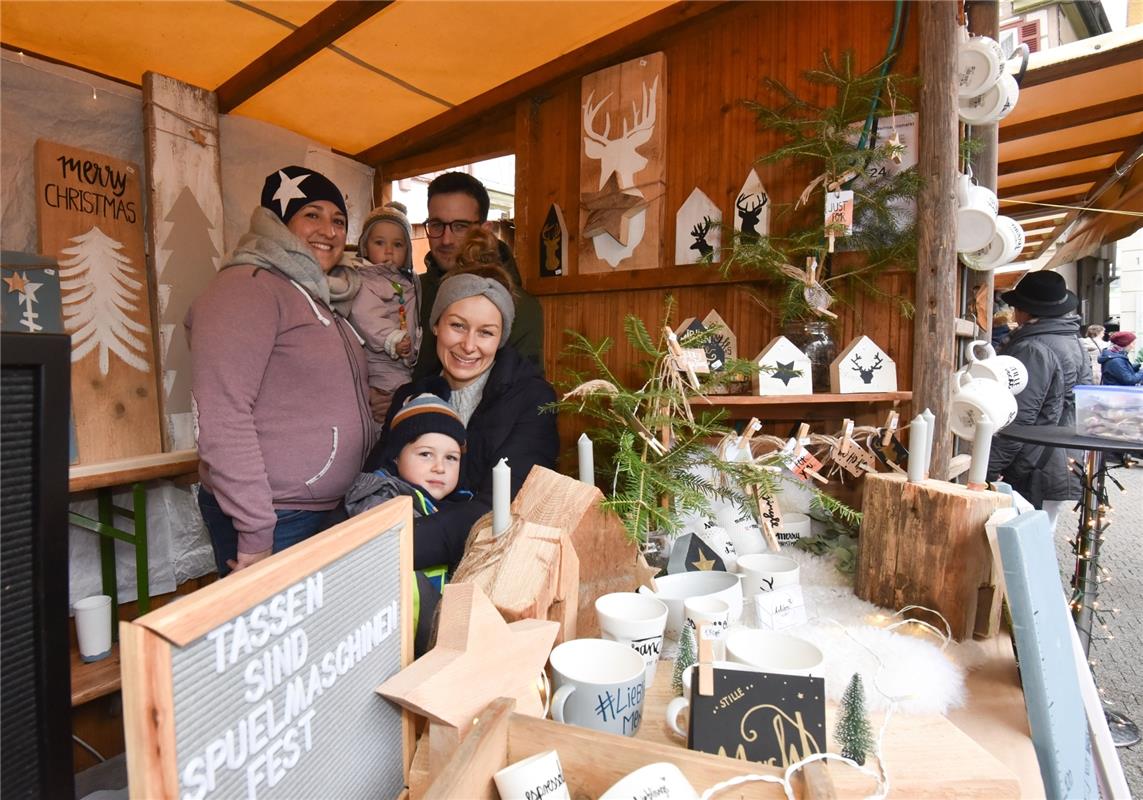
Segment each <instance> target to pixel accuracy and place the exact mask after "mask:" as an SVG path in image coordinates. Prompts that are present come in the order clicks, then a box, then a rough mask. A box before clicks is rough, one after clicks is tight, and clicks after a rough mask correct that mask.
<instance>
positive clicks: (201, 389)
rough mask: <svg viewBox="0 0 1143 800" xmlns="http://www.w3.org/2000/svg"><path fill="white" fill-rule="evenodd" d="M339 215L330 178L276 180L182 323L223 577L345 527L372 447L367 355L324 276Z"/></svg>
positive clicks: (298, 175)
mask: <svg viewBox="0 0 1143 800" xmlns="http://www.w3.org/2000/svg"><path fill="white" fill-rule="evenodd" d="M346 217H347V214H346V206H345V198H344V196H343V195H342V193H341V191H340V190H339V189H338V188H337V187H336V186H335V185H334V184H333V182H331V181H330V180H329V179H328V178H326V177H325V176H324V175H322V174H320V173H318V172H315V171H314V170H312V169H307V168H305V167H299V166H289V167H283V168H282V169H279V170H275V171H274V172H273V173H271V174H270V175H269V176H267V178H266V180H265V183H264V185H263V188H262V201H261V205H260V206H259V207H258V208H256V209H254V213H253V216H252V217H251V220H250V230H249V232H248V233H246V234H245V235H243V237H242V238H241V239H240V240H239V241H238V245H237V247H236V248H235V250H234V251H233V252H232V253H231V254H230V255H229V256H227V257H226V258H225V259H224V260H223V263H222V267H221V269H220V270H219V272H218V274H217V275H215V276H214V278H213V279H212V281H211V283H210V285H209V286H208V287H207V289H206V291H205V292H203V294H202V295H201V296H199V297H198V299H196V300H195V302H194V303H193V305H192V306H191V308H190V311H189V312H188V313H187V317H186V321H185V326H186V333H187V340H188V342H189V344H190V353H191V395H192V399H193V405H194V414H195V423H196V437H197V440H198V454H199V480H200V482H201V489H200V491H199V496H198V501H199V508H200V509H201V510H202V515H203V521H204V522H205V523H206V527H207V530H208V532H209V533H210V539H211V544H212V545H213V547H214V557H215V562H216V564H217V566H218V571H219V574H220V575H226V574H228V573H229V572H230V571H232V570H240V569H243V568H245V567H247V566H250V565H251V564H253V563H256V562H257V561H260V560H262V559H263V558H266V557H267V556H269V555H270V554H271V553H272V552H278V551H280V550H283V549H285V548H286V547H289V546H290V545H292V544H295V543H297V542H300V541H302V540H303V539H306V538H308V537H310V536H312V535H313V534H315V533H318V532H319V531H322V530H324V529H325V528H327V527H330V526H331V525H333V524H336V523H337V522H340V521H341V520H342V519H344V518H345V513H344V509H343V507H342V504H341V500H342V497H343V496H344V495H345V492H346V490H347V489H348V488H349V487H350V485H351V484H352V483H353V480H354V478H356V477H357V475H358V473H360V472H361V467H362V464H363V463H364V461H365V454H366V453H367V452H368V451H369V448H370V447H371V446H372V445H373V441H374V439H375V426H374V423H373V416H372V414H371V413H370V410H369V395H368V391H369V387H368V384H367V383H366V363H365V351H364V350H363V349H362V347H361V339H360V337H359V336H358V334H357V332H356V331H355V330H354V329H353V327H352V326H351V325H350V323H349V322H348V320H346V319H345V318H344V317H343V316H342V314H341V313H339V312H338V310H337V307H338V306H339V305H340V304H341V303H342V302H343V301H344V300H345V299H346V298H345V297H344V296H342V295H340V294H339V293H338V292H337V291H331V287H330V284H329V282H328V281H327V277H326V276H327V273H329V271H330V270H331V269H333V268H334V266H335V265H336V264H337V263H338V261H339V259H340V258H341V256H342V253H343V252H344V250H345V236H346Z"/></svg>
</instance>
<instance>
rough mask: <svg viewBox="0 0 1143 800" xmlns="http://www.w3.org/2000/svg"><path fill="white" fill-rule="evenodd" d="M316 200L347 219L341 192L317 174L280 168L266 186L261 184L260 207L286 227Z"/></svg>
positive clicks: (295, 168) (310, 170)
mask: <svg viewBox="0 0 1143 800" xmlns="http://www.w3.org/2000/svg"><path fill="white" fill-rule="evenodd" d="M318 200H328V201H329V202H331V203H333V204H334V205H335V206H337V207H338V208H339V209H341V213H342V214H345V215H346V216H347V217H348V216H349V212H348V211H347V210H346V207H345V196H344V195H342V193H341V190H340V189H338V188H337V186H335V185H334V183H333V181H331V180H330V179H329V178H327V177H326V176H325V175H322V174H321V173H320V172H317V171H316V170H312V169H306V168H305V167H299V166H291V167H282V168H281V169H279V170H275V171H274V172H271V173H270V174H269V175H267V176H266V182H265V183H263V184H262V207H263V208H268V209H270V210H271V211H273V212H274V213H275V214H277V215H278V218H279V219H280V220H282V222H284V223H287V224H288V223H289V221H290V217H292V216H294V214H296V213H298V209H300V208H301V207H302V206H304V205H306V204H307V203H313V202H316V201H318Z"/></svg>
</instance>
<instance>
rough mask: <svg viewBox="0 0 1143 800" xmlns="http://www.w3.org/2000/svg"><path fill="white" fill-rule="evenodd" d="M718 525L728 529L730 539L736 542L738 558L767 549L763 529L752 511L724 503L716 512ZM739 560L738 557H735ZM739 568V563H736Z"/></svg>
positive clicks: (735, 547) (725, 529)
mask: <svg viewBox="0 0 1143 800" xmlns="http://www.w3.org/2000/svg"><path fill="white" fill-rule="evenodd" d="M714 519H715V521H716V522H717V523H718V526H719V527H720V528H722V529H723V530H724V531H726V535H727V536H729V537H730V541H731V542H732V543H733V544H734V552H735V553H736V554H737V558H742V557H743V556H746V555H750V554H751V553H761V552H762V551H763V550H765V549H766V542H765V541H764V540H763V539H762V531H761V530H760V529H759V528H758V523H757V522H755V521H754V517H753V516H752V515H751V514H750V512H748V511H746V509H744V508H742V507H741V506H737V505H735V504H733V503H724V504H722V505H721V506H719V507H718V509H717V510H716V511H715V513H714ZM735 560H736V562H737V559H735ZM736 568H737V564H736Z"/></svg>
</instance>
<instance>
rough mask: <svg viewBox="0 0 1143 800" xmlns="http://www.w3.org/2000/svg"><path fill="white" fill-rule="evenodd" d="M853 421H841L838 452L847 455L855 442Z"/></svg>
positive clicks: (847, 419)
mask: <svg viewBox="0 0 1143 800" xmlns="http://www.w3.org/2000/svg"><path fill="white" fill-rule="evenodd" d="M852 437H853V420H851V419H849V418H846V419H844V420H842V421H841V441H840V442H838V445H837V452H838V453H839V454H841V455H845V454H846V452H848V451H849V445H850V444H851V443H852V441H853V438H852Z"/></svg>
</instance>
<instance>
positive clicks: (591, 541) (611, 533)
mask: <svg viewBox="0 0 1143 800" xmlns="http://www.w3.org/2000/svg"><path fill="white" fill-rule="evenodd" d="M602 500H603V494H602V493H601V492H600V491H599V489H597V488H595V487H594V486H589V485H588V484H586V483H582V482H581V481H577V480H575V479H574V478H569V477H568V476H566V475H561V474H560V473H558V472H553V471H552V470H550V469H544V468H543V467H533V468H532V471H531V472H530V473H528V479H527V480H526V481H524V485H523V486H522V487H520V491H519V493H518V494H517V495H516V499H515V501H514V502H513V503H512V513H513V515H514V516H515V517H518V518H520V519H522V520H525V521H527V522H532V523H536V524H538V525H549V526H552V527H556V528H563V529H564V530H566V531H567V532H568V535H569V536H571V541H572V545H573V546H574V547H575V553H576V555H577V556H578V557H579V600H578V603H579V608H578V613H577V615H576V636H578V637H580V638H590V637H593V636H598V635H599V620H598V619H596V616H595V600H596V598H598V597H599V596H601V595H605V594H608V593H609V592H633V591H635V588H636V586H637V585H638V583H639V581H638V579H637V578H636V574H635V559H636V556H637V555H638V548H636V547H635V545H634V544H633V543H632V542H630V541H629V540H628V538H627V532H626V531H625V530H624V528H623V523H622V522H620V520H619V518H618V517H617V516H615V515H614V514H612V513H610V512H606V511H604V510H603V509H602V508H601V507H600V502H601V501H602Z"/></svg>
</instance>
